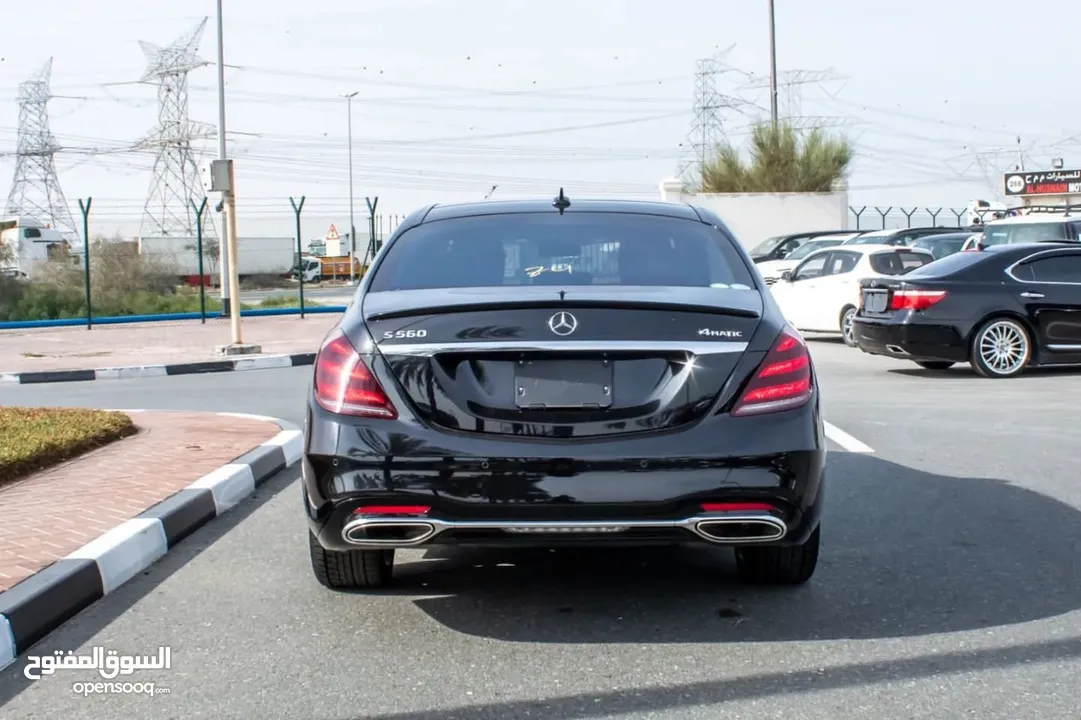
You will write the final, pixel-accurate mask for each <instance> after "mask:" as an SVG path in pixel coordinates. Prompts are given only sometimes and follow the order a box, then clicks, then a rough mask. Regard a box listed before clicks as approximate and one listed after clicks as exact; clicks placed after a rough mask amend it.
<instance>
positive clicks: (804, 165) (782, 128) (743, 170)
mask: <svg viewBox="0 0 1081 720" xmlns="http://www.w3.org/2000/svg"><path fill="white" fill-rule="evenodd" d="M853 154H854V153H853V149H852V144H851V143H850V142H849V141H848V139H847V138H845V137H843V136H838V137H830V136H829V135H827V134H826V133H824V132H823V131H822V129H821V128H814V129H813V130H811V131H810V132H808V133H806V134H802V133H801V132H800V131H798V130H796V129H795V128H794V127H792V126H791V125H790V124H788V123H779V124H778V125H777V127H776V128H774V127H773V125H772V124H771V123H768V122H766V123H760V124H758V125H756V126H755V127H754V129H753V131H752V132H751V142H750V161H749V162H747V161H745V160H744V159H743V157H742V156H741V155H740V152H739V150H738V149H737V148H735V147H733V146H732V145H731V144H724V145H722V146H721V147H719V148H718V149H717V156H716V157H715V158H714V159H713V160H712V161H710V162H707V163H706V164H705V166H704V167H703V168H702V179H701V192H708V193H768V192H830V190H831V187H832V185H833V183H834V182H835V181H837V180H840V179H842V178H844V177H845V175H846V174H847V172H848V167H849V165H850V164H851V163H852V158H853Z"/></svg>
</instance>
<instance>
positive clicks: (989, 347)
mask: <svg viewBox="0 0 1081 720" xmlns="http://www.w3.org/2000/svg"><path fill="white" fill-rule="evenodd" d="M1031 360H1032V337H1031V335H1029V332H1028V328H1026V327H1025V326H1024V325H1023V324H1021V322H1019V321H1017V320H1014V319H1013V318H1009V317H996V318H991V319H990V320H988V321H987V322H985V323H984V324H983V325H981V326H980V329H979V330H977V331H976V333H975V334H974V335H973V336H972V345H971V347H970V348H969V363H970V364H971V365H972V369H973V370H975V371H976V372H977V373H978V374H979V375H982V376H983V377H985V378H995V379H997V380H1001V379H1004V378H1012V377H1017V376H1018V375H1020V374H1021V373H1023V372H1024V371H1025V369H1026V368H1027V367H1028V364H1029V362H1030V361H1031Z"/></svg>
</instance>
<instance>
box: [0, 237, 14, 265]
mask: <svg viewBox="0 0 1081 720" xmlns="http://www.w3.org/2000/svg"><path fill="white" fill-rule="evenodd" d="M14 262H15V252H14V248H12V247H11V243H8V242H4V241H2V240H0V267H3V266H5V265H11V264H14Z"/></svg>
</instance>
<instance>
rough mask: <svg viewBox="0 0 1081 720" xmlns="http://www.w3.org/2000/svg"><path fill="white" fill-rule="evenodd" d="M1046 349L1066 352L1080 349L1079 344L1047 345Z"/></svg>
mask: <svg viewBox="0 0 1081 720" xmlns="http://www.w3.org/2000/svg"><path fill="white" fill-rule="evenodd" d="M1047 349H1048V350H1064V351H1066V352H1076V351H1079V350H1081V345H1048V346H1047Z"/></svg>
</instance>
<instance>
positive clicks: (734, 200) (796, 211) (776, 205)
mask: <svg viewBox="0 0 1081 720" xmlns="http://www.w3.org/2000/svg"><path fill="white" fill-rule="evenodd" d="M661 200H662V201H664V202H677V203H687V204H690V205H700V206H702V207H706V208H709V209H710V210H712V211H713V212H715V213H717V214H718V215H720V216H721V219H722V220H724V222H725V224H726V225H728V227H729V228H730V229H731V230H732V232H733V233H735V235H736V238H737V239H739V241H740V242H741V243H742V244H743V245H744V246H745V247H747V248H751V247H754V246H755V245H757V244H758V243H760V242H762V241H763V240H765V239H766V238H768V237H772V236H774V235H785V234H788V233H797V232H803V231H810V230H846V229H848V228H849V227H850V226H851V222H850V220H849V211H848V186H847V184H845V183H844V182H839V183H836V184H835V185H834V191H833V192H829V193H689V192H685V191H684V189H683V183H682V182H680V181H679V180H676V179H671V180H665V181H664V182H662V183H661Z"/></svg>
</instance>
